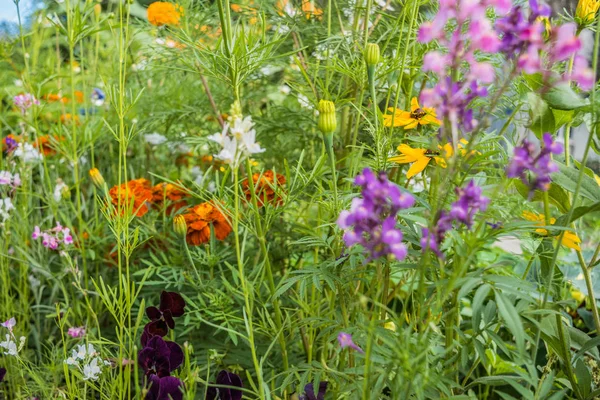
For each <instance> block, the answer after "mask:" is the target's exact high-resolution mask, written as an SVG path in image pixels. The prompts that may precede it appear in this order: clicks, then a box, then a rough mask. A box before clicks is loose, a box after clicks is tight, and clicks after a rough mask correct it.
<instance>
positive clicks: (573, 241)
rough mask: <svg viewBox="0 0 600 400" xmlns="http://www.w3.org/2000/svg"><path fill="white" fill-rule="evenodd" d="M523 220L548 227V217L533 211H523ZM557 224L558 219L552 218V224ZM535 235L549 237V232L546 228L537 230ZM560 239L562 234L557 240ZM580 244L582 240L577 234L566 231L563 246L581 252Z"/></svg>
mask: <svg viewBox="0 0 600 400" xmlns="http://www.w3.org/2000/svg"><path fill="white" fill-rule="evenodd" d="M523 218H525V219H526V220H528V221H532V222H535V225H539V226H544V225H546V216H545V215H544V214H537V213H534V212H531V211H523ZM555 223H556V218H550V224H551V225H554V224H555ZM535 233H537V234H538V235H540V236H548V230H547V229H546V228H537V229H536V230H535ZM559 237H560V234H559V235H557V236H556V238H557V239H558V238H559ZM580 243H581V239H580V238H579V236H577V234H576V233H574V232H571V231H565V233H564V234H563V238H562V243H561V244H562V245H563V246H567V247H568V248H570V249H573V250H578V251H579V250H581V247H580V246H579V244H580Z"/></svg>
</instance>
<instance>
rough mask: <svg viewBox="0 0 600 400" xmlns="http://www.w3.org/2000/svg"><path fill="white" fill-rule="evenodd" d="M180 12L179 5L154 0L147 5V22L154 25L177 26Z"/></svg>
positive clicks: (181, 11) (181, 10) (181, 12)
mask: <svg viewBox="0 0 600 400" xmlns="http://www.w3.org/2000/svg"><path fill="white" fill-rule="evenodd" d="M182 14H183V9H182V8H181V6H179V5H177V4H173V3H167V2H165V1H156V2H154V3H152V4H150V6H149V7H148V22H150V23H151V24H152V25H155V26H162V25H173V26H179V19H180V18H181V15H182Z"/></svg>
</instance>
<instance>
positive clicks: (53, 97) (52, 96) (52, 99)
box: [43, 93, 69, 104]
mask: <svg viewBox="0 0 600 400" xmlns="http://www.w3.org/2000/svg"><path fill="white" fill-rule="evenodd" d="M43 99H44V100H46V101H47V102H49V103H54V102H55V101H60V102H61V103H63V104H67V103H68V102H69V99H67V98H66V97H64V96H61V95H59V94H54V93H48V94H46V95H44V96H43Z"/></svg>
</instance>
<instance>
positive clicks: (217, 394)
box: [206, 370, 244, 400]
mask: <svg viewBox="0 0 600 400" xmlns="http://www.w3.org/2000/svg"><path fill="white" fill-rule="evenodd" d="M217 385H224V386H235V387H239V388H242V387H244V385H243V383H242V378H240V377H239V375H237V374H234V373H233V372H228V371H225V370H223V371H221V372H219V375H217ZM217 399H219V400H241V399H242V391H241V390H236V389H230V388H224V387H219V388H217V387H209V388H208V390H207V392H206V400H217Z"/></svg>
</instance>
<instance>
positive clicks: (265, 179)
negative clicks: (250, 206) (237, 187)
mask: <svg viewBox="0 0 600 400" xmlns="http://www.w3.org/2000/svg"><path fill="white" fill-rule="evenodd" d="M252 180H253V181H254V192H255V193H256V197H257V199H256V200H257V203H258V206H259V207H262V206H264V205H265V203H269V204H275V205H277V206H280V205H281V204H283V198H282V197H281V196H280V195H279V194H278V193H277V190H278V186H282V185H284V184H285V176H283V175H280V174H276V173H275V172H273V171H271V170H268V171H265V172H263V173H262V174H259V173H256V174H254V175H252ZM242 188H243V189H244V194H245V195H246V199H247V200H248V201H249V202H250V201H252V192H251V191H250V185H249V183H248V179H244V180H243V181H242Z"/></svg>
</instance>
